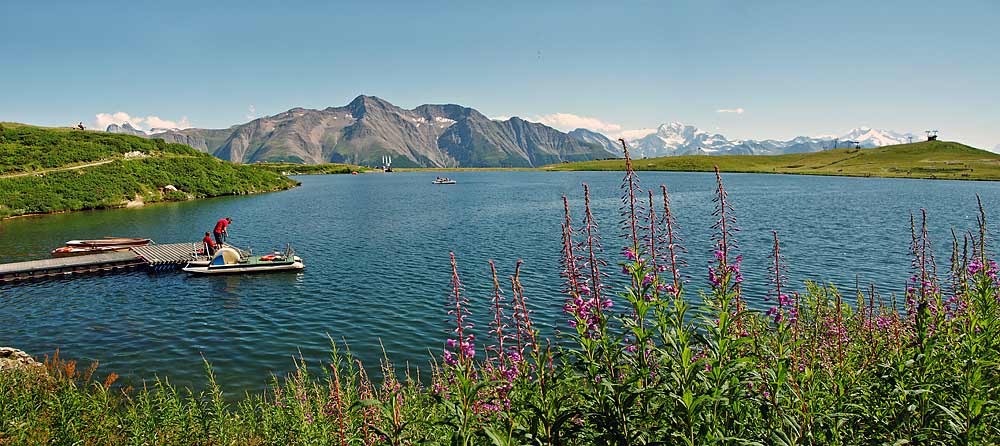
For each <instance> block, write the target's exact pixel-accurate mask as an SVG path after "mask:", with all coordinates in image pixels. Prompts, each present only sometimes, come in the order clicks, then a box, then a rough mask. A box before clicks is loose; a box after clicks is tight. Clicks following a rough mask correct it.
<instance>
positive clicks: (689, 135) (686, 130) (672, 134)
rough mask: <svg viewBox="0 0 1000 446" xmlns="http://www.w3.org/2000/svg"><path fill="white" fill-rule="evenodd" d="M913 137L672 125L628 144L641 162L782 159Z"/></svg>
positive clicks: (603, 140)
mask: <svg viewBox="0 0 1000 446" xmlns="http://www.w3.org/2000/svg"><path fill="white" fill-rule="evenodd" d="M570 135H573V136H574V137H577V138H579V139H583V140H586V141H588V142H592V143H596V144H602V145H604V147H606V148H607V149H608V150H612V151H614V152H615V153H617V154H621V153H622V151H621V145H620V144H619V143H617V142H615V141H612V140H611V139H610V138H608V137H606V136H604V135H602V134H600V133H597V132H592V131H590V130H585V129H577V130H574V131H572V132H570ZM920 140H921V138H918V137H917V136H916V135H914V134H911V133H899V132H894V131H891V130H881V129H872V128H869V127H858V128H856V129H853V130H851V131H849V132H847V133H846V134H844V135H841V136H815V137H810V136H798V137H795V138H792V139H789V140H774V139H765V140H753V139H744V140H740V139H735V140H731V139H728V138H726V137H725V136H723V135H721V134H718V133H709V132H706V131H703V130H699V129H698V128H697V127H694V126H691V125H685V124H681V123H679V122H671V123H667V124H663V125H661V126H659V127H658V128H657V129H656V131H654V132H653V133H650V134H648V135H646V136H643V137H639V138H633V139H630V140H627V141H626V143H628V146H629V151H630V152H631V153H632V155H633V156H635V157H637V158H644V157H649V158H653V157H659V156H678V155H781V154H785V153H802V152H817V151H820V150H826V149H832V148H835V147H854V146H856V145H859V146H861V147H863V148H873V147H881V146H888V145H893V144H905V143H908V142H912V141H920Z"/></svg>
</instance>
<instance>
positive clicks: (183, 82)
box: [0, 0, 1000, 148]
mask: <svg viewBox="0 0 1000 446" xmlns="http://www.w3.org/2000/svg"><path fill="white" fill-rule="evenodd" d="M998 25H1000V2H997V1H996V0H967V1H961V0H960V1H953V2H941V1H935V2H930V1H871V0H867V1H853V0H845V1H836V2H813V1H745V0H727V1H723V0H705V1H697V2H696V1H690V2H674V1H656V2H654V1H647V2H557V1H552V2H516V1H509V2H489V5H487V2H469V1H462V2H434V1H427V2H414V1H407V2H378V1H363V2H349V3H346V2H345V3H340V2H314V3H309V2H277V1H270V2H259V3H258V2H249V1H244V2H205V1H200V2H184V1H171V2H157V3H156V4H150V5H147V4H144V3H142V2H134V1H133V2H127V3H125V2H122V3H118V2H103V3H100V4H98V3H89V2H79V1H74V2H47V1H34V2H30V3H29V2H12V3H10V4H7V5H6V6H4V8H3V10H2V12H0V55H2V60H3V63H2V65H0V87H2V89H3V91H2V93H0V120H5V121H19V122H28V123H33V124H39V125H67V124H70V123H75V122H77V121H84V122H85V123H88V124H90V123H94V122H95V119H96V118H95V117H96V115H97V114H99V113H104V114H108V115H111V114H113V113H116V112H120V113H125V114H128V115H129V117H130V118H131V119H133V120H136V122H139V123H140V125H144V126H146V127H149V126H151V125H154V124H156V123H157V121H156V120H155V119H152V118H150V117H155V118H157V119H160V120H163V121H172V122H175V123H176V122H182V120H183V122H184V123H185V124H187V125H192V126H196V127H213V128H218V127H228V126H230V125H232V124H235V123H241V122H246V121H247V120H248V119H247V117H248V116H261V115H269V114H275V113H278V112H281V111H284V110H287V109H289V108H292V107H297V106H301V107H310V108H323V107H327V106H337V105H343V104H346V103H347V102H349V101H350V100H351V99H353V98H354V97H355V96H357V95H358V94H362V93H363V94H369V95H376V96H379V97H382V98H384V99H387V100H389V101H390V102H393V103H395V104H397V105H400V106H403V107H407V108H410V107H414V106H416V105H419V104H423V103H458V104H462V105H466V106H470V107H473V108H476V109H478V110H480V111H481V112H483V113H485V114H486V115H488V116H493V117H496V116H521V117H525V118H529V119H535V120H540V121H543V122H548V123H551V124H553V125H555V126H560V127H564V128H566V127H569V126H572V125H574V124H584V125H588V126H590V127H592V128H596V129H598V130H602V131H604V132H606V133H620V132H623V131H630V130H636V129H644V128H651V127H655V126H656V125H658V124H660V123H663V122H668V121H680V122H684V123H688V124H693V125H696V126H698V127H701V128H703V129H705V130H709V131H719V132H721V133H723V134H725V135H726V136H729V137H732V138H786V137H792V136H796V135H818V134H836V133H843V132H845V131H847V130H848V129H850V128H852V127H857V126H862V125H867V126H872V127H878V128H887V129H895V130H900V131H916V132H920V131H922V130H924V129H927V128H935V129H939V130H941V135H942V138H943V139H949V140H959V141H963V142H966V143H969V144H972V145H975V146H977V147H982V148H992V147H993V146H995V145H998V144H1000V26H998ZM251 107H252V108H253V111H251ZM740 109H742V113H736V112H720V110H732V111H737V110H740ZM121 116H122V115H119V117H121ZM105 118H108V117H105Z"/></svg>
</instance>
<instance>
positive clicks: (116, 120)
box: [94, 111, 191, 130]
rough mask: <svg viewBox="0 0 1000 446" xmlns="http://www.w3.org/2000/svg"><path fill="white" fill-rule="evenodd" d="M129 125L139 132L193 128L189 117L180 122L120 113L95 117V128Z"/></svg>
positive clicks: (153, 116)
mask: <svg viewBox="0 0 1000 446" xmlns="http://www.w3.org/2000/svg"><path fill="white" fill-rule="evenodd" d="M125 123H128V124H129V125H131V126H132V127H135V128H136V129H139V130H149V129H157V128H160V129H186V128H190V127H191V121H188V119H187V117H186V116H185V117H181V119H180V120H178V121H173V120H169V119H163V118H161V117H159V116H156V115H149V116H145V117H143V116H131V115H129V114H128V113H125V112H122V111H119V112H114V113H98V114H96V115H94V128H95V129H98V130H104V129H106V128H108V126H109V125H111V124H118V125H124V124H125Z"/></svg>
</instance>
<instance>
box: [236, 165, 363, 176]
mask: <svg viewBox="0 0 1000 446" xmlns="http://www.w3.org/2000/svg"><path fill="white" fill-rule="evenodd" d="M254 165H255V166H258V167H262V168H264V169H267V170H270V171H271V172H275V173H280V174H282V175H327V174H344V173H351V172H365V171H367V170H369V169H368V168H365V167H361V166H355V165H353V164H337V163H325V164H298V163H257V164H254Z"/></svg>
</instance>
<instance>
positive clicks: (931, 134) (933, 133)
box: [924, 130, 938, 141]
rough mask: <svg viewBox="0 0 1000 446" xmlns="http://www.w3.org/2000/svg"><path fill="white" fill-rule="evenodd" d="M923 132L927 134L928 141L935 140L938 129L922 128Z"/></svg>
mask: <svg viewBox="0 0 1000 446" xmlns="http://www.w3.org/2000/svg"><path fill="white" fill-rule="evenodd" d="M924 133H926V134H927V140H928V141H937V138H938V131H937V130H924Z"/></svg>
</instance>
